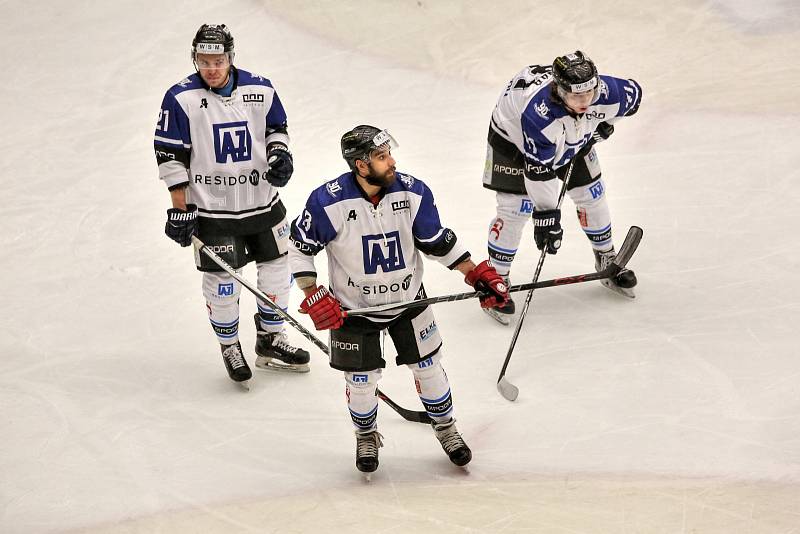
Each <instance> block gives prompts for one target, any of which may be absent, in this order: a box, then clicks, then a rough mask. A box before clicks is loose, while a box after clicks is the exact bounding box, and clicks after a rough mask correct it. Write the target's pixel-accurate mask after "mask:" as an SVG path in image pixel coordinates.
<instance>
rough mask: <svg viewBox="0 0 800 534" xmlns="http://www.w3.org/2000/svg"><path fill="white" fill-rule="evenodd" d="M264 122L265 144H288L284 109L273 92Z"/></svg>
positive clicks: (276, 94)
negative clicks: (265, 121)
mask: <svg viewBox="0 0 800 534" xmlns="http://www.w3.org/2000/svg"><path fill="white" fill-rule="evenodd" d="M273 89H274V88H273ZM266 120H267V123H266V144H267V146H269V145H270V144H272V143H282V144H284V145H286V146H289V134H288V130H287V121H286V111H285V110H284V109H283V103H282V102H281V99H280V98H279V97H278V93H277V92H275V93H274V94H273V97H272V105H271V106H270V108H269V111H268V112H267V119H266Z"/></svg>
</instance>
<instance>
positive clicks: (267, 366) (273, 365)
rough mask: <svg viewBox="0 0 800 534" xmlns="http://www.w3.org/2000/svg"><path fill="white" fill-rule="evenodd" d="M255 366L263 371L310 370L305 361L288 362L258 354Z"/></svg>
mask: <svg viewBox="0 0 800 534" xmlns="http://www.w3.org/2000/svg"><path fill="white" fill-rule="evenodd" d="M256 367H258V368H259V369H261V370H263V371H273V372H288V373H307V372H309V371H310V370H311V368H310V367H309V366H308V364H307V363H301V364H290V363H286V362H282V361H280V360H279V359H277V358H270V357H268V356H259V357H258V358H256Z"/></svg>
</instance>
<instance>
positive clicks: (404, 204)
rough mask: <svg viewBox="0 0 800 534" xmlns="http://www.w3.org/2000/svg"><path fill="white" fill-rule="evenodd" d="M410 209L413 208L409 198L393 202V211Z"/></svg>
mask: <svg viewBox="0 0 800 534" xmlns="http://www.w3.org/2000/svg"><path fill="white" fill-rule="evenodd" d="M410 209H411V203H410V202H409V201H408V200H395V201H394V202H392V211H393V212H397V211H404V210H410Z"/></svg>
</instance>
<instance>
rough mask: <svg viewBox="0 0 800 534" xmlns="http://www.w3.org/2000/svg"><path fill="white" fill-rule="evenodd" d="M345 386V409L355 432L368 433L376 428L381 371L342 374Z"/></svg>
mask: <svg viewBox="0 0 800 534" xmlns="http://www.w3.org/2000/svg"><path fill="white" fill-rule="evenodd" d="M344 378H345V381H346V382H347V386H346V389H345V394H346V396H347V407H348V409H349V410H350V417H351V418H352V420H353V426H355V428H356V431H357V432H369V431H371V430H376V429H377V428H378V396H377V390H378V380H380V379H381V369H375V370H374V371H355V372H346V373H345V374H344Z"/></svg>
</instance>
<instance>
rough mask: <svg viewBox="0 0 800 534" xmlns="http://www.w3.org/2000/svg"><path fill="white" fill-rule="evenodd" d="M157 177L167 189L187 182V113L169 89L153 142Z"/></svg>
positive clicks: (188, 136)
mask: <svg viewBox="0 0 800 534" xmlns="http://www.w3.org/2000/svg"><path fill="white" fill-rule="evenodd" d="M153 148H154V149H155V153H156V162H157V163H158V175H159V178H160V179H162V180H163V181H164V183H165V184H166V185H167V187H168V188H169V189H175V188H177V187H183V186H185V185H186V184H188V183H189V174H188V168H189V157H190V155H191V151H192V139H191V134H190V130H189V117H188V116H187V115H186V112H185V111H184V110H183V108H182V107H181V105H180V103H179V102H178V100H177V99H176V98H175V94H174V93H173V92H172V91H169V92H167V94H166V95H164V100H163V101H162V103H161V110H160V111H159V113H158V122H157V123H156V130H155V136H154V142H153Z"/></svg>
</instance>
